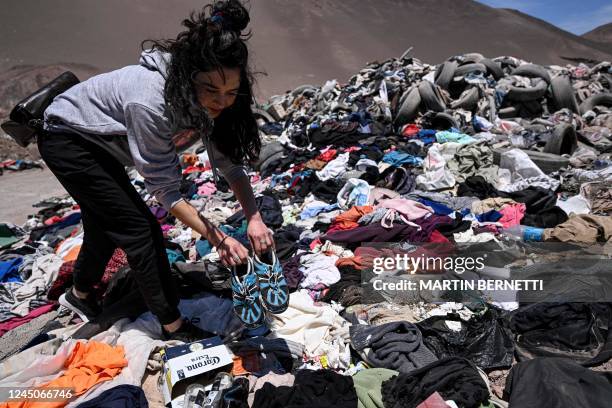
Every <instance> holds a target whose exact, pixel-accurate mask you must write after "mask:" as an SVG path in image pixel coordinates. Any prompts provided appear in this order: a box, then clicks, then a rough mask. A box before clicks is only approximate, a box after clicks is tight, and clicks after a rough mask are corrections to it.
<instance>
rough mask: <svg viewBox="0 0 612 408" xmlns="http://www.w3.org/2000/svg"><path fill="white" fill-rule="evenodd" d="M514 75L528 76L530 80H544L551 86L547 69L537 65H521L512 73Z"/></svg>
mask: <svg viewBox="0 0 612 408" xmlns="http://www.w3.org/2000/svg"><path fill="white" fill-rule="evenodd" d="M512 75H520V76H526V77H529V78H542V79H543V80H545V81H546V83H547V84H550V75H549V74H548V71H546V68H544V67H543V66H541V65H536V64H523V65H519V66H518V67H516V69H514V70H513V71H512Z"/></svg>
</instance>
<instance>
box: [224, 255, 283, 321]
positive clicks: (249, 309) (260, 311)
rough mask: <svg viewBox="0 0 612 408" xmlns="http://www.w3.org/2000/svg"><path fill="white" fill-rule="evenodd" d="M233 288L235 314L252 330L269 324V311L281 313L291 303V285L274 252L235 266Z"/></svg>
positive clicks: (233, 269)
mask: <svg viewBox="0 0 612 408" xmlns="http://www.w3.org/2000/svg"><path fill="white" fill-rule="evenodd" d="M231 287H232V300H233V304H234V313H235V314H236V316H238V318H239V319H240V320H241V321H242V323H243V324H244V325H245V326H246V327H247V328H249V329H254V328H257V327H260V326H262V325H263V324H264V323H265V318H266V311H268V312H270V313H273V314H279V313H282V312H284V311H285V310H287V307H288V306H289V287H288V286H287V281H286V280H285V277H284V275H283V270H282V267H281V265H280V262H279V261H278V258H277V257H276V254H275V253H274V251H269V252H268V253H265V254H262V255H261V258H258V257H257V255H255V256H254V257H253V258H251V257H249V258H248V261H247V263H246V264H243V265H238V266H235V267H233V268H232V278H231Z"/></svg>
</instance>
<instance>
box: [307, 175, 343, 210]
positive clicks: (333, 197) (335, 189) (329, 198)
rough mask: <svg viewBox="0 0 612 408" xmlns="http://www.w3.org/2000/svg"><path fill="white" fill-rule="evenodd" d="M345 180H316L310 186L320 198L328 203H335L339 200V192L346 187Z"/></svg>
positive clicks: (313, 192)
mask: <svg viewBox="0 0 612 408" xmlns="http://www.w3.org/2000/svg"><path fill="white" fill-rule="evenodd" d="M344 183H345V181H344V180H341V179H335V178H332V179H329V180H325V181H318V180H317V181H315V182H313V183H312V186H311V187H310V191H311V192H312V194H314V195H315V196H316V197H317V198H318V199H319V200H321V201H325V202H326V203H329V204H333V203H335V202H337V201H338V193H339V192H340V190H341V189H342V187H344Z"/></svg>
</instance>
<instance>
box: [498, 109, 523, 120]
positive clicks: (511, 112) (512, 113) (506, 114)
mask: <svg viewBox="0 0 612 408" xmlns="http://www.w3.org/2000/svg"><path fill="white" fill-rule="evenodd" d="M498 115H499V118H500V119H509V118H515V117H516V116H517V115H518V110H517V109H516V108H515V107H514V106H509V107H507V108H502V109H500V110H499V112H498Z"/></svg>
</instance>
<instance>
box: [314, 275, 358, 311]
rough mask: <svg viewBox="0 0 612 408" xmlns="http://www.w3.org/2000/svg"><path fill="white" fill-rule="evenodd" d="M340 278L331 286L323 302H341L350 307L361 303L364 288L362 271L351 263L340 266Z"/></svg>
mask: <svg viewBox="0 0 612 408" xmlns="http://www.w3.org/2000/svg"><path fill="white" fill-rule="evenodd" d="M338 270H339V271H340V280H339V281H338V282H336V283H334V284H332V285H331V286H330V287H329V290H328V291H327V293H326V294H325V296H323V298H322V299H321V300H322V301H323V302H327V303H331V301H332V300H333V301H335V302H339V303H340V304H341V305H342V306H344V307H348V306H351V305H356V304H358V303H361V299H362V295H363V288H362V287H361V271H360V270H357V269H355V268H354V267H352V266H350V265H345V266H340V267H338Z"/></svg>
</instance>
